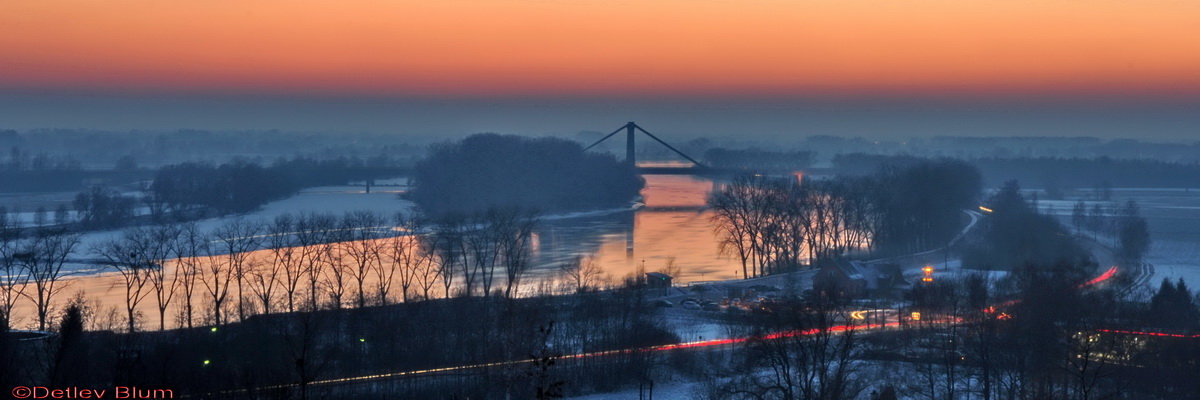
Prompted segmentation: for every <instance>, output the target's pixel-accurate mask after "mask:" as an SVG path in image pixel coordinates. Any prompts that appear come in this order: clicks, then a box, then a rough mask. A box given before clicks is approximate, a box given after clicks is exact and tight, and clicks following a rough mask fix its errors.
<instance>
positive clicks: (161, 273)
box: [147, 225, 181, 330]
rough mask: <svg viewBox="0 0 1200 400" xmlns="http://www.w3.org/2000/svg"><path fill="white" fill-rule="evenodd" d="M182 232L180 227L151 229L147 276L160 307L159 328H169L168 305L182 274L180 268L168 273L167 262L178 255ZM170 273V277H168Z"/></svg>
mask: <svg viewBox="0 0 1200 400" xmlns="http://www.w3.org/2000/svg"><path fill="white" fill-rule="evenodd" d="M180 234H181V232H180V230H179V228H178V227H175V226H170V225H156V226H154V227H153V228H151V229H150V235H151V240H152V241H153V243H152V245H151V246H150V248H149V249H150V250H151V251H150V253H149V257H148V258H147V259H148V260H150V262H151V263H150V268H149V269H148V270H147V278H149V279H150V285H151V286H152V287H153V289H154V300H155V306H157V308H158V330H164V329H167V307H169V306H170V305H171V301H172V300H174V299H175V293H176V292H177V291H178V288H179V285H180V281H181V276H180V274H179V270H178V268H176V269H175V272H174V273H173V274H168V271H167V267H166V262H167V260H169V259H170V258H172V256H178V253H179V252H178V251H177V250H176V249H175V246H176V245H177V244H178V241H179V236H180ZM168 275H169V277H168Z"/></svg>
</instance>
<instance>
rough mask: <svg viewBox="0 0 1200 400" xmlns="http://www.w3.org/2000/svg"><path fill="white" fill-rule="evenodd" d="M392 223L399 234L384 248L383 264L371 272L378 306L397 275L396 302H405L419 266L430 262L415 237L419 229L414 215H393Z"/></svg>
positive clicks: (386, 295)
mask: <svg viewBox="0 0 1200 400" xmlns="http://www.w3.org/2000/svg"><path fill="white" fill-rule="evenodd" d="M395 223H396V226H397V227H398V228H399V229H400V230H401V231H402V233H401V234H400V235H399V236H396V237H393V238H391V239H389V240H388V241H387V247H386V248H384V252H385V253H386V258H387V262H383V261H382V260H381V262H379V263H378V264H377V267H376V269H375V285H376V291H375V292H376V295H377V296H378V297H379V302H380V304H387V299H388V292H389V291H390V290H391V287H392V284H393V282H394V281H395V278H396V277H397V275H396V274H397V273H399V278H400V299H401V300H402V301H403V302H405V303H407V302H408V296H409V290H410V289H411V288H412V287H413V285H414V284H417V279H418V276H417V275H418V273H419V272H420V271H421V264H422V263H427V262H429V261H430V260H429V257H428V253H426V252H425V251H423V249H422V248H421V241H420V237H419V236H418V235H419V234H420V230H421V222H420V219H419V218H418V217H417V216H415V215H405V214H403V213H397V214H396V216H395ZM426 292H428V289H426ZM426 294H428V293H426Z"/></svg>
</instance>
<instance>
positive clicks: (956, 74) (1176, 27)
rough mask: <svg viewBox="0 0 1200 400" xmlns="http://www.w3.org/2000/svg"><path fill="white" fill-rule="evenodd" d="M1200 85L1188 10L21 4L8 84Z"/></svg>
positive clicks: (277, 1)
mask: <svg viewBox="0 0 1200 400" xmlns="http://www.w3.org/2000/svg"><path fill="white" fill-rule="evenodd" d="M3 87H9V88H14V87H19V88H59V89H102V90H107V89H117V90H169V91H184V92H189V91H211V90H217V91H246V92H255V93H262V92H266V93H274V92H280V93H297V92H299V93H337V94H383V95H392V94H397V95H413V94H416V95H449V96H458V95H468V96H470V95H597V94H603V95H611V94H619V93H630V92H633V93H635V94H639V95H641V94H649V95H656V94H661V95H680V94H684V95H687V94H712V95H721V94H738V95H759V94H762V95H785V96H786V95H791V94H800V93H812V92H814V91H815V92H827V93H895V92H901V93H906V92H920V93H945V92H949V93H959V92H965V93H983V94H987V93H1011V92H1016V93H1024V92H1054V93H1066V94H1073V93H1093V92H1101V93H1108V92H1140V93H1151V94H1153V93H1187V94H1197V93H1200V2H1195V1H1187V0H1128V1H1127V0H1095V1H1085V0H982V1H971V0H946V1H940V0H913V1H893V0H878V1H867V0H828V1H826V0H815V1H805V0H745V1H732V0H642V1H620V0H521V1H516V0H436V1H434V0H429V1H421V2H412V1H402V0H339V1H311V0H237V1H235V0H170V1H161V0H7V1H4V2H0V88H3Z"/></svg>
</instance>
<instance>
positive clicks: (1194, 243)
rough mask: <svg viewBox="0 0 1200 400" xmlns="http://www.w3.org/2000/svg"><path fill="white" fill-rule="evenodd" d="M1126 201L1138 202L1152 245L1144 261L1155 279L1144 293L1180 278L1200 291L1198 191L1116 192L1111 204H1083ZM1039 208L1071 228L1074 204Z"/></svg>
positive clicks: (1060, 202)
mask: <svg viewBox="0 0 1200 400" xmlns="http://www.w3.org/2000/svg"><path fill="white" fill-rule="evenodd" d="M1126 200H1134V201H1137V203H1138V206H1139V207H1140V208H1141V214H1142V216H1144V217H1145V218H1146V222H1147V223H1148V225H1149V227H1150V238H1151V241H1152V245H1151V248H1150V252H1149V254H1147V255H1146V257H1145V260H1146V262H1148V263H1150V264H1151V265H1152V266H1153V272H1154V275H1153V276H1151V278H1150V279H1149V280H1148V281H1147V283H1148V285H1149V287H1148V288H1147V289H1151V290H1157V289H1158V285H1159V283H1161V282H1162V280H1163V279H1164V278H1166V279H1170V280H1171V281H1175V280H1177V279H1180V278H1182V279H1183V280H1184V282H1187V285H1188V286H1189V287H1191V288H1200V190H1196V189H1174V188H1159V189H1155V188H1142V189H1137V188H1116V189H1113V198H1112V201H1092V200H1085V201H1084V203H1086V204H1087V205H1088V207H1089V208H1091V207H1092V206H1093V205H1096V204H1098V205H1100V206H1102V207H1105V208H1110V209H1111V208H1113V207H1120V205H1121V204H1123V203H1124V202H1125V201H1126ZM1038 205H1039V207H1040V208H1041V209H1042V211H1043V212H1049V213H1051V214H1053V215H1057V216H1059V220H1060V221H1061V222H1062V223H1063V224H1064V225H1066V226H1071V211H1072V208H1073V207H1074V205H1075V200H1073V199H1069V200H1040V201H1039V202H1038ZM1101 241H1107V240H1105V239H1104V238H1101Z"/></svg>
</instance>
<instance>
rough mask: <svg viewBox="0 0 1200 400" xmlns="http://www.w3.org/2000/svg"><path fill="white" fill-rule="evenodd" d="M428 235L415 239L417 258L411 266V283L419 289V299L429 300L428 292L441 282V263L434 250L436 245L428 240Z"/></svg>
mask: <svg viewBox="0 0 1200 400" xmlns="http://www.w3.org/2000/svg"><path fill="white" fill-rule="evenodd" d="M430 238H431V236H430V235H422V236H419V237H418V238H417V239H416V251H417V255H418V257H417V258H416V262H415V263H414V264H413V272H412V276H413V281H414V282H415V283H416V286H417V287H418V288H420V289H421V299H422V300H429V299H431V298H432V296H430V291H432V290H433V287H434V286H435V285H437V282H438V281H439V280H441V278H442V276H441V274H442V272H443V270H442V267H441V266H442V265H443V263H442V261H441V258H440V256H439V253H438V251H437V248H436V244H435V243H434V242H433V240H431V239H430Z"/></svg>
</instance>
